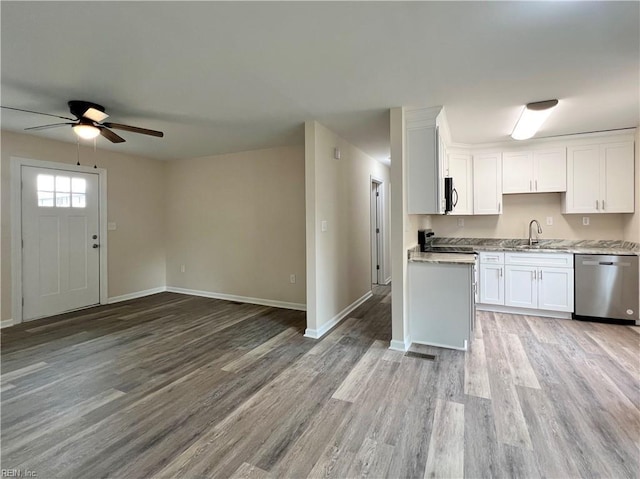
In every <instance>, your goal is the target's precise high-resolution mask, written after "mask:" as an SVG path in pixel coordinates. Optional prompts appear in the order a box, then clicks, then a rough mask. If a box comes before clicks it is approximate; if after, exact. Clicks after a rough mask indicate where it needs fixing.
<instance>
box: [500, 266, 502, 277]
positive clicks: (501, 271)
mask: <svg viewBox="0 0 640 479" xmlns="http://www.w3.org/2000/svg"><path fill="white" fill-rule="evenodd" d="M500 277H501V278H502V268H500Z"/></svg>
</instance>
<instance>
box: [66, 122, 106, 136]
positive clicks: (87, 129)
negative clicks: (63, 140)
mask: <svg viewBox="0 0 640 479" xmlns="http://www.w3.org/2000/svg"><path fill="white" fill-rule="evenodd" d="M73 131H74V132H75V134H76V135H78V136H79V137H80V138H83V139H85V140H91V139H93V138H95V137H96V136H98V135H99V134H100V130H99V129H98V128H96V127H95V126H93V125H87V124H84V123H80V124H78V125H74V126H73Z"/></svg>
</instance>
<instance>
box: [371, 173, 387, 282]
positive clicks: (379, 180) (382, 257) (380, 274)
mask: <svg viewBox="0 0 640 479" xmlns="http://www.w3.org/2000/svg"><path fill="white" fill-rule="evenodd" d="M374 183H375V184H377V185H378V193H379V195H380V196H379V200H378V205H379V207H380V211H378V216H379V218H380V233H379V236H378V237H377V242H378V257H377V263H376V264H379V265H380V269H379V270H378V272H377V276H376V277H377V280H378V282H377V283H376V284H380V285H382V284H385V281H386V277H385V274H386V271H385V269H384V262H385V255H384V214H385V209H384V197H385V196H384V180H383V179H382V178H379V177H377V176H374V175H370V176H369V198H370V200H369V203H370V204H369V209H370V215H369V217H370V218H371V217H372V216H373V214H372V213H373V201H372V199H373V195H372V194H371V193H372V186H373V184H374ZM369 229H370V240H369V244H370V246H369V247H370V255H369V257H370V258H371V260H372V261H371V271H370V273H369V274H370V276H371V277H373V268H374V267H375V264H373V254H374V253H373V242H374V234H376V233H375V225H374V224H370V228H369ZM380 278H382V279H380Z"/></svg>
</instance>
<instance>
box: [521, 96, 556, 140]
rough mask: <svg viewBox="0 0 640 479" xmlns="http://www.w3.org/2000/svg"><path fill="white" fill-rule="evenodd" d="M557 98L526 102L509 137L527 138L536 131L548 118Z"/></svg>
mask: <svg viewBox="0 0 640 479" xmlns="http://www.w3.org/2000/svg"><path fill="white" fill-rule="evenodd" d="M557 105H558V100H545V101H537V102H533V103H527V105H526V106H525V107H524V108H523V110H522V113H521V114H520V118H519V119H518V122H517V123H516V126H515V127H514V128H513V132H512V133H511V138H513V139H514V140H528V139H529V138H531V137H532V136H533V135H535V134H536V133H537V131H538V130H539V129H540V127H541V126H542V124H543V123H544V122H545V121H546V119H547V118H549V115H551V112H552V111H553V109H554V108H555V107H556V106H557Z"/></svg>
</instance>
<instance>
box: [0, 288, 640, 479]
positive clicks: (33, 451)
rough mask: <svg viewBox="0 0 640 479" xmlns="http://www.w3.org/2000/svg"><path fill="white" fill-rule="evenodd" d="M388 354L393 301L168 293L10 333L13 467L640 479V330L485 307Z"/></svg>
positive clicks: (74, 474)
mask: <svg viewBox="0 0 640 479" xmlns="http://www.w3.org/2000/svg"><path fill="white" fill-rule="evenodd" d="M477 324H478V327H477V328H476V337H475V340H474V343H473V347H472V350H471V351H470V352H468V353H466V354H465V353H463V352H459V351H451V350H441V349H437V348H426V349H427V352H429V353H430V354H434V355H435V356H436V359H435V360H428V359H424V358H421V357H416V356H415V355H414V356H405V355H403V354H402V353H399V352H395V351H390V350H389V349H387V347H388V344H389V340H390V332H391V319H390V295H389V288H384V287H380V288H376V289H375V291H374V296H373V298H372V299H371V300H369V301H367V302H366V303H365V304H363V305H362V306H361V307H359V308H358V309H357V310H356V311H354V312H353V313H352V314H351V315H350V316H349V318H348V319H345V320H344V321H343V322H342V323H340V325H339V326H338V327H337V328H335V329H334V330H333V331H332V332H331V333H330V334H329V335H327V336H326V337H325V338H323V339H322V340H319V341H317V340H312V339H307V338H304V337H303V336H302V333H303V331H304V327H305V318H304V313H301V312H297V311H287V310H280V309H274V308H268V307H263V306H256V305H248V304H238V303H231V302H225V301H220V300H213V299H206V298H197V297H189V296H182V295H178V294H172V293H162V294H158V295H154V296H150V297H148V298H144V299H140V300H133V301H129V302H125V303H120V304H117V305H112V306H104V307H99V308H95V309H90V310H85V311H81V312H75V313H69V314H65V315H61V316H58V317H55V318H50V319H46V320H41V321H36V322H32V323H28V324H23V325H19V326H16V327H13V328H9V329H4V330H2V333H1V337H2V392H1V395H2V397H1V407H2V411H1V413H2V423H1V426H2V434H1V435H2V450H1V459H2V468H3V469H19V470H20V471H21V472H22V474H23V476H24V475H26V473H28V471H34V472H35V473H37V477H39V478H41V479H43V478H44V479H48V478H57V477H60V478H99V477H113V478H127V479H131V478H147V477H151V478H172V477H180V478H200V477H220V478H226V477H233V478H267V477H270V478H283V477H292V478H305V477H318V478H319V477H322V478H329V477H335V478H350V477H374V478H381V477H390V478H404V477H411V478H423V477H468V478H487V477H504V478H513V477H527V478H532V477H557V478H566V477H607V478H624V477H628V478H637V477H638V475H639V473H640V472H639V465H638V464H639V455H640V452H639V451H640V449H639V448H640V411H639V407H640V382H639V374H640V364H639V361H640V360H639V358H640V328H636V327H627V326H615V325H608V324H596V323H585V322H576V321H568V320H552V319H544V318H538V317H527V316H515V315H507V314H497V313H495V314H494V313H478V321H477Z"/></svg>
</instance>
